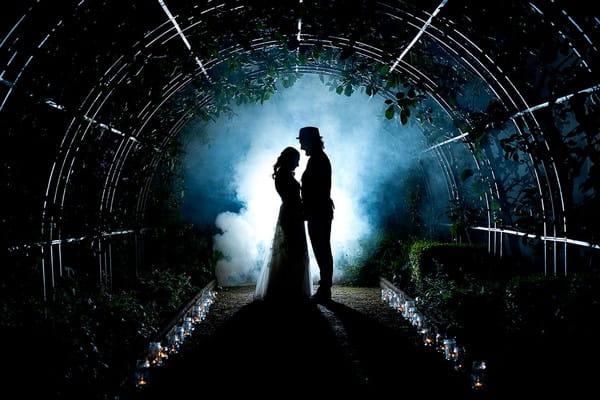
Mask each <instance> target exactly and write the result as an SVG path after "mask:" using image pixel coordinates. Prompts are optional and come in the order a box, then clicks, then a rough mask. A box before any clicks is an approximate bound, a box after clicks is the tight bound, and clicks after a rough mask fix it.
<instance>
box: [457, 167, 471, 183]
mask: <svg viewBox="0 0 600 400" xmlns="http://www.w3.org/2000/svg"><path fill="white" fill-rule="evenodd" d="M472 176H473V170H472V169H471V168H465V169H463V170H462V172H461V173H460V179H461V180H462V181H463V182H464V181H466V180H467V179H469V178H470V177H472Z"/></svg>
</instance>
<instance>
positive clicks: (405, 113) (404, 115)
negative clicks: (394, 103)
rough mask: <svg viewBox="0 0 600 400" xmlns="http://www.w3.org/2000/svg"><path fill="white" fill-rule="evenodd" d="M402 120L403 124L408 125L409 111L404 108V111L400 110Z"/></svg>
mask: <svg viewBox="0 0 600 400" xmlns="http://www.w3.org/2000/svg"><path fill="white" fill-rule="evenodd" d="M400 122H402V125H406V124H407V123H408V113H407V112H406V109H404V108H403V109H402V111H400Z"/></svg>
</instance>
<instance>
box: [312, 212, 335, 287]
mask: <svg viewBox="0 0 600 400" xmlns="http://www.w3.org/2000/svg"><path fill="white" fill-rule="evenodd" d="M307 225H308V235H309V236H310V243H311V245H312V248H313V252H314V253H315V258H316V259H317V264H319V271H320V273H321V280H320V282H319V287H322V288H323V289H330V288H331V285H332V283H333V256H332V254H331V219H317V220H310V221H308V224H307Z"/></svg>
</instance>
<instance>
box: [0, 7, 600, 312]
mask: <svg viewBox="0 0 600 400" xmlns="http://www.w3.org/2000/svg"><path fill="white" fill-rule="evenodd" d="M15 3H18V4H13V5H12V8H11V7H4V10H3V13H2V17H1V21H2V22H1V26H2V30H1V31H0V55H1V56H0V57H1V58H0V65H1V66H2V69H1V71H2V72H1V74H0V113H1V115H2V129H3V146H2V149H3V151H2V163H3V170H4V171H5V173H4V175H3V179H2V198H3V200H4V201H3V203H4V206H3V208H2V209H3V212H2V221H1V223H2V238H3V252H4V259H5V260H6V261H5V262H4V263H3V264H4V267H5V272H4V274H5V276H7V277H10V278H11V281H12V282H13V283H11V284H10V285H12V284H15V282H18V283H16V284H15V286H16V287H19V288H20V290H21V289H22V290H21V291H20V293H21V294H22V293H31V294H33V295H35V296H37V297H40V298H42V299H43V301H49V300H51V298H52V295H53V293H54V290H55V289H56V287H57V286H60V285H61V282H62V281H63V280H64V279H72V280H74V281H76V280H77V279H88V280H90V281H95V282H97V283H98V284H99V285H100V286H101V287H102V288H104V289H108V290H109V291H110V290H117V289H118V288H119V287H120V286H126V285H127V284H128V283H127V279H133V278H132V277H134V276H136V275H137V274H139V273H141V271H145V270H146V271H147V270H150V269H152V268H153V267H155V266H156V265H168V264H169V262H170V261H171V260H170V259H169V257H175V253H174V252H173V251H169V250H168V249H167V250H165V249H164V248H165V247H169V246H173V243H176V242H178V241H179V242H184V241H185V240H189V241H193V240H200V239H202V240H205V241H206V242H203V243H205V245H206V246H207V248H205V249H203V250H202V251H205V253H206V255H207V256H206V257H207V258H208V260H207V261H206V263H207V264H206V265H207V266H206V267H203V268H204V269H202V271H200V272H198V274H199V275H198V277H199V278H198V279H199V281H200V282H202V281H203V280H204V281H208V280H209V279H212V277H213V275H214V272H215V271H214V267H215V265H216V264H218V260H215V259H213V258H211V257H215V256H214V254H213V250H214V249H213V248H212V242H211V239H212V237H213V235H215V234H218V229H216V228H215V227H214V226H208V227H201V229H198V227H195V228H190V225H189V224H185V223H184V224H182V223H181V215H179V214H178V212H179V211H180V208H179V206H180V205H181V204H180V203H181V199H182V196H185V186H186V182H185V181H184V180H183V178H182V176H181V171H182V164H183V161H182V159H183V157H184V156H185V154H186V151H188V150H189V149H187V148H186V143H189V140H191V139H189V138H190V135H196V136H197V137H199V138H200V139H199V140H201V141H202V140H204V141H205V142H206V143H208V144H207V146H209V145H210V143H211V141H214V140H217V139H216V138H217V136H218V135H227V132H226V131H224V132H217V131H218V129H214V128H213V129H212V130H211V126H214V125H216V124H219V121H221V120H225V119H232V118H233V120H234V121H235V115H237V114H239V113H240V112H241V110H244V109H247V108H248V107H254V108H253V110H256V111H254V112H256V113H260V112H261V111H260V110H261V107H267V106H269V104H271V103H272V102H276V101H277V98H280V97H283V96H285V93H286V92H291V91H293V90H294V88H296V87H297V86H298V85H301V84H302V82H305V81H306V80H307V79H313V80H316V78H317V77H318V78H320V82H321V87H320V88H317V89H315V93H316V94H317V96H326V94H322V93H321V91H322V92H323V93H330V94H333V95H335V96H338V98H339V101H340V104H341V102H342V101H346V100H347V99H348V98H352V99H353V101H354V103H353V104H354V106H356V107H358V108H361V107H362V106H361V104H363V105H364V107H367V104H377V105H378V107H379V108H377V107H375V108H371V109H375V110H379V111H378V114H377V113H375V114H373V118H374V119H378V120H380V121H382V123H384V122H385V123H386V124H387V125H386V127H387V128H386V129H388V130H389V132H388V133H386V134H380V133H379V132H365V133H364V135H370V136H369V139H368V140H369V141H370V142H373V143H377V144H378V146H380V147H381V146H383V147H385V146H387V147H388V150H389V152H387V153H385V156H386V157H390V158H389V164H392V165H395V164H394V159H393V157H394V154H395V153H398V154H403V153H402V151H400V150H399V149H401V148H402V147H403V141H406V142H407V143H408V141H409V140H410V141H411V146H413V147H410V149H411V151H412V154H411V156H412V157H413V159H414V160H415V161H414V163H413V164H412V165H411V167H410V168H409V169H407V170H403V171H402V172H403V175H402V176H400V178H398V179H400V180H403V182H404V186H403V190H405V191H404V192H402V193H404V194H403V195H402V196H398V197H396V198H390V199H386V201H387V203H386V204H388V205H389V207H390V209H391V210H395V211H390V212H389V213H388V214H386V215H384V217H385V218H383V217H382V218H380V219H379V220H377V222H376V223H377V224H379V226H377V227H376V228H377V229H391V230H392V231H393V230H394V229H397V230H403V229H404V230H405V231H406V230H411V229H412V230H411V231H410V234H411V235H412V236H411V237H413V238H415V237H418V238H420V239H430V240H443V241H448V242H464V243H466V242H469V243H475V244H480V245H482V246H483V247H484V248H485V249H486V251H487V252H488V253H489V254H491V255H493V256H495V257H497V258H509V257H510V258H511V259H513V260H517V261H518V260H527V262H528V263H531V264H532V267H531V268H533V270H535V271H536V272H540V273H543V274H546V275H556V276H567V275H569V274H573V273H576V272H586V271H591V270H594V269H595V268H597V261H596V260H597V255H596V254H597V252H598V251H599V250H598V248H599V247H598V246H599V243H598V231H597V226H598V223H599V222H600V221H599V214H598V207H597V200H598V197H597V196H598V184H599V182H600V179H598V166H599V164H598V163H599V162H600V160H599V150H600V143H599V141H598V126H599V121H598V115H600V113H599V112H598V111H599V110H598V102H599V100H600V99H599V97H598V93H599V90H600V86H599V82H598V74H597V72H594V70H597V68H598V65H597V64H598V46H599V44H598V41H599V39H600V38H599V27H600V21H599V19H598V17H596V16H594V15H595V14H594V13H593V12H592V11H591V9H589V8H588V6H585V5H583V4H580V2H563V1H546V0H539V1H532V2H510V3H509V4H504V3H502V2H496V3H491V4H485V5H481V4H479V3H478V2H471V1H465V0H461V1H453V0H444V1H420V2H413V1H379V2H370V1H358V0H336V1H331V2H314V1H303V0H296V1H292V0H290V1H281V0H279V1H269V0H260V1H233V0H232V1H228V0H226V1H169V0H157V1H147V2H146V1H145V2H141V1H130V2H119V1H111V0H103V1H81V2H60V4H56V2H50V1H36V2H33V1H31V2H15ZM589 7H591V6H589ZM311 77H312V78H311ZM315 87H316V86H315ZM232 110H234V112H232ZM342 111H343V112H346V113H347V112H348V111H350V114H352V110H341V111H340V115H332V116H330V118H333V119H335V118H338V119H344V118H348V117H346V116H344V115H343V112H342ZM298 128H300V126H292V127H290V131H289V132H288V133H286V135H288V138H287V139H285V140H288V141H289V142H290V144H291V145H295V142H294V139H295V136H293V135H295V134H296V133H297V129H298ZM248 134H249V135H252V132H250V133H248ZM328 134H331V137H333V133H332V132H325V135H324V136H325V141H326V149H328V150H329V149H331V152H334V151H335V150H334V149H335V146H336V143H335V142H334V141H333V140H332V141H330V142H328V137H327V135H328ZM211 135H212V136H211ZM282 135H283V133H282ZM359 137H360V135H357V136H356V138H359ZM353 138H355V137H354V136H353ZM278 140H281V138H278ZM285 140H284V141H285ZM353 140H354V139H353ZM388 142H389V143H388ZM242 143H243V144H244V145H245V146H250V145H254V144H253V143H252V142H247V141H246V142H242ZM361 143H362V142H361ZM396 148H397V149H398V150H395V149H396ZM232 154H233V151H232ZM236 154H241V153H240V152H238V151H237V150H236ZM272 154H273V157H274V156H276V155H277V153H276V152H275V153H272ZM225 156H226V155H225ZM334 161H335V160H334ZM248 162H250V161H248ZM344 162H345V163H348V164H349V165H350V164H352V163H353V162H356V160H353V159H349V160H344ZM270 163H272V159H269V160H267V165H270ZM339 164H340V169H342V168H341V164H342V162H341V160H340V161H339ZM198 173H199V174H200V175H202V174H204V175H205V176H210V175H211V174H215V171H212V170H206V171H200V172H198ZM268 179H269V177H268V176H267V181H268ZM362 183H364V182H361V184H362ZM382 187H384V186H382ZM415 188H418V191H417V189H415ZM409 189H412V191H410V190H409ZM357 190H358V189H357ZM382 190H383V189H382ZM229 200H230V201H231V204H233V205H234V207H233V209H232V210H229V211H233V212H239V211H240V209H241V208H243V207H241V206H240V204H239V199H236V198H235V197H233V198H230V199H229ZM334 200H335V199H334ZM186 201H189V200H186ZM192 201H193V199H192ZM236 201H237V202H238V203H236ZM394 202H396V203H397V204H394ZM363 203H364V202H363ZM361 204H362V203H361ZM212 206H214V205H211V204H208V203H207V204H206V207H212ZM198 207H199V208H202V207H203V206H202V204H200V205H199V206H198ZM223 207H225V206H223ZM236 207H237V208H236ZM219 211H228V210H227V209H226V207H225V208H223V209H222V210H219ZM216 214H218V213H217V212H215V215H214V217H216ZM386 218H387V219H388V220H391V222H390V221H387V222H389V223H386ZM336 219H337V220H340V221H343V219H344V214H343V213H342V212H340V214H339V216H336ZM174 221H178V222H177V224H179V225H177V227H176V228H173V226H175V225H176V223H175V222H174ZM184 222H186V221H184ZM188 222H189V221H188ZM184 226H185V228H183V227H184ZM334 229H335V225H334ZM186 238H187V239H186ZM361 239H364V238H361ZM371 239H372V238H371ZM161 241H162V242H161ZM207 243H208V244H207ZM158 249H162V250H160V251H159V250H158ZM225 256H227V255H226V254H225ZM517 261H515V262H517ZM528 268H529V267H528ZM6 285H9V284H8V283H6V284H3V286H6Z"/></svg>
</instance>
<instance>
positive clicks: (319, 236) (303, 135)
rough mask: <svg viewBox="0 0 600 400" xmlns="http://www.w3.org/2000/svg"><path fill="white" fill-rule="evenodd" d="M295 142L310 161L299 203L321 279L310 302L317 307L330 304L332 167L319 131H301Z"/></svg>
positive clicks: (303, 175)
mask: <svg viewBox="0 0 600 400" xmlns="http://www.w3.org/2000/svg"><path fill="white" fill-rule="evenodd" d="M297 139H298V140H299V141H300V148H301V149H302V150H304V152H305V153H306V155H307V156H308V157H309V159H308V163H307V164H306V169H305V171H304V173H303V174H302V186H301V190H302V201H303V203H304V213H305V218H306V221H307V225H308V236H309V237H310V242H311V244H312V248H313V252H314V254H315V258H316V259H317V264H318V265H319V271H320V275H321V280H320V281H319V288H318V289H317V292H316V293H315V295H314V296H313V297H312V298H313V300H315V301H316V302H318V303H326V302H329V301H331V285H332V284H333V256H332V254H331V243H330V237H331V221H332V219H333V208H334V207H333V201H332V200H331V198H330V192H331V163H330V162H329V158H328V157H327V155H326V154H325V152H324V151H323V148H324V147H325V145H324V144H323V140H322V139H323V137H322V136H321V135H320V133H319V129H318V128H315V127H312V126H307V127H304V128H301V129H300V132H299V135H298V137H297Z"/></svg>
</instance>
